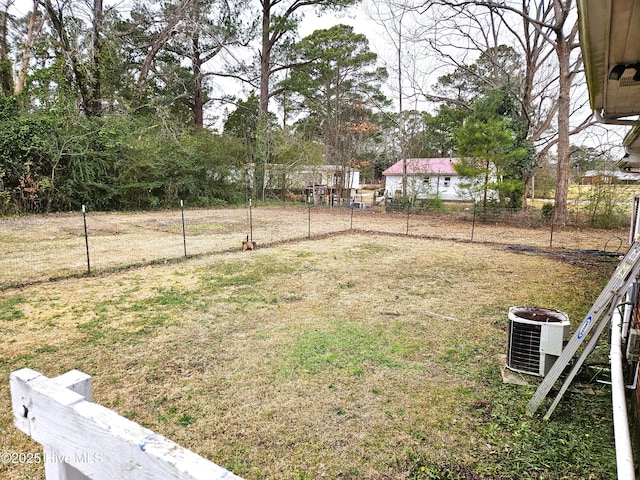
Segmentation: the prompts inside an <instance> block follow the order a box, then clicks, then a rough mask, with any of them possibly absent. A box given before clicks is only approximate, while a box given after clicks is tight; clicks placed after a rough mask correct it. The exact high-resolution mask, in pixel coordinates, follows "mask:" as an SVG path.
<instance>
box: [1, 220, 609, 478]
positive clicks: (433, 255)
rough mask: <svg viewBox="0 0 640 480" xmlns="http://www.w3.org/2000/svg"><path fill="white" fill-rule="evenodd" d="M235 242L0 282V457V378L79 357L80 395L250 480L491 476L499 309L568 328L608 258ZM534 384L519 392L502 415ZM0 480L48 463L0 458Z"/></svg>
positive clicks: (26, 444)
mask: <svg viewBox="0 0 640 480" xmlns="http://www.w3.org/2000/svg"><path fill="white" fill-rule="evenodd" d="M119 221H120V222H122V220H119ZM274 222H275V220H274ZM218 223H220V224H221V223H222V221H221V220H219V221H218ZM278 225H281V226H282V229H286V228H288V227H287V222H286V221H282V220H281V221H280V222H278ZM279 234H280V233H278V235H279ZM274 235H275V234H274ZM576 235H578V234H576ZM574 238H576V237H574ZM233 239H234V240H237V242H236V243H237V251H233V252H227V253H223V254H216V255H211V256H202V257H200V258H197V259H191V260H189V261H186V262H182V263H178V264H158V265H149V266H144V267H140V268H135V269H130V270H125V271H118V272H114V273H110V274H104V275H98V276H92V277H83V278H67V279H64V280H60V281H57V282H52V283H42V284H37V285H31V286H26V287H23V288H19V289H8V290H5V292H4V293H3V298H2V300H1V302H0V328H1V329H2V332H3V337H4V339H3V342H2V343H1V344H0V357H1V358H2V363H1V364H0V377H2V378H4V379H5V381H3V382H0V412H1V413H0V451H30V452H35V451H37V450H38V448H39V447H38V445H36V444H34V443H33V442H31V441H30V440H28V439H27V438H26V436H25V435H24V434H22V433H20V432H18V431H17V430H15V429H14V428H13V426H12V425H11V419H10V412H11V410H10V405H9V392H8V380H7V379H8V375H9V373H10V372H11V371H14V370H17V369H19V368H22V367H29V368H33V369H35V370H38V371H40V372H42V373H44V374H45V375H47V376H50V377H53V376H56V375H60V374H62V373H64V372H66V371H67V370H70V369H72V368H77V369H79V370H82V371H84V372H86V373H88V374H90V375H92V376H93V382H94V383H93V389H94V401H96V402H98V403H101V404H103V405H105V406H107V407H109V408H112V409H114V410H115V411H117V412H118V413H120V414H122V415H125V416H127V417H129V418H131V419H133V420H135V421H137V422H139V423H140V424H142V425H144V426H145V427H148V428H151V429H153V430H155V431H157V432H158V433H161V434H163V435H165V436H167V437H169V438H171V439H172V440H174V441H176V442H178V443H179V444H181V445H183V446H185V447H187V448H190V449H193V450H194V451H196V452H197V453H199V454H201V455H203V456H204V457H206V458H208V459H210V460H212V461H215V462H217V463H219V464H221V465H223V466H225V467H227V468H230V469H232V470H233V471H234V472H236V473H237V474H239V475H241V476H243V477H245V478H247V479H301V478H308V479H315V478H341V479H346V478H349V479H361V478H363V479H399V478H409V475H410V470H411V469H412V468H413V467H414V464H413V463H412V462H415V459H416V458H419V459H423V460H425V461H426V460H428V461H433V462H445V461H446V462H449V463H454V464H460V465H479V466H480V467H481V469H483V470H484V471H490V470H491V468H495V455H496V452H498V453H499V452H500V451H501V449H502V448H503V447H502V446H501V445H496V444H492V443H491V442H488V441H487V440H486V438H485V435H484V433H483V430H482V425H483V421H484V420H483V411H482V408H479V407H478V405H480V406H484V405H486V404H487V403H488V402H490V401H491V396H492V392H493V390H492V388H494V387H492V386H491V383H492V382H493V381H495V378H499V361H498V354H500V353H503V352H504V349H505V343H506V333H505V327H506V314H507V310H508V307H509V306H511V305H541V306H545V307H551V308H558V309H561V310H564V311H566V312H567V313H569V315H570V317H571V318H573V319H574V325H575V324H576V323H575V322H576V320H575V319H578V318H581V316H582V315H584V312H585V311H586V310H588V307H589V306H590V304H591V302H592V300H593V299H594V298H595V297H596V296H597V293H598V291H599V288H601V286H602V283H603V280H606V278H607V277H608V275H610V273H611V271H612V268H613V267H614V266H615V265H614V264H613V263H612V262H604V263H600V262H598V261H596V260H595V259H594V258H593V257H576V258H579V259H580V260H581V262H574V263H570V262H566V261H563V260H560V259H559V258H558V257H556V258H554V257H553V256H552V255H551V256H550V255H548V254H546V253H545V252H540V251H538V252H516V251H513V250H508V249H505V248H503V247H501V246H499V245H488V244H480V243H468V242H463V243H460V242H452V241H449V240H431V239H421V238H408V239H407V238H405V237H402V236H399V237H394V236H388V235H373V234H362V233H353V234H350V235H339V236H329V237H327V238H322V239H317V240H314V241H301V242H292V243H285V244H281V245H277V246H274V247H272V248H259V249H257V250H255V251H253V252H240V251H239V250H240V248H239V247H240V241H241V240H242V238H238V239H235V236H233ZM500 239H502V240H504V239H505V237H504V236H501V237H494V238H493V240H500ZM231 240H232V238H231V236H230V237H229V241H231ZM581 246H582V247H587V244H586V240H585V243H583V244H581ZM588 246H593V245H592V244H589V245H588ZM556 253H557V252H556ZM585 262H586V263H585ZM585 266H588V267H589V268H584V267H585ZM488 378H493V379H494V380H491V381H490V380H488ZM531 393H532V390H531V389H527V388H523V387H515V386H514V387H513V392H512V395H513V398H514V408H515V409H519V408H520V409H521V408H522V405H523V402H525V401H526V398H528V397H529V396H530V394H531ZM483 408H484V407H483ZM521 413H522V412H520V414H521ZM607 414H608V413H607V411H606V410H605V411H604V412H598V415H600V416H603V415H607ZM492 465H493V467H492ZM0 477H2V478H6V479H27V478H28V479H38V478H43V473H42V470H41V469H40V468H38V467H33V466H26V465H21V466H18V465H1V464H0ZM568 478H579V477H568Z"/></svg>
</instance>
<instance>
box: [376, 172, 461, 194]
mask: <svg viewBox="0 0 640 480" xmlns="http://www.w3.org/2000/svg"><path fill="white" fill-rule="evenodd" d="M459 182H460V179H459V177H458V176H455V175H452V176H448V175H440V176H438V175H433V176H426V175H424V176H423V175H421V176H409V177H407V194H408V195H409V196H414V195H415V197H416V198H420V199H424V198H434V197H436V196H437V197H440V198H441V199H442V200H467V199H466V198H463V197H461V196H460V193H459V191H458V190H459V189H458V188H457V187H458V184H459ZM385 188H386V190H387V192H388V193H389V195H391V196H393V195H394V194H395V193H396V191H402V176H401V175H387V176H386V187H385Z"/></svg>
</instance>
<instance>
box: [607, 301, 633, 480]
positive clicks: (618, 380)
mask: <svg viewBox="0 0 640 480" xmlns="http://www.w3.org/2000/svg"><path fill="white" fill-rule="evenodd" d="M621 329H622V315H621V314H620V310H619V307H618V308H615V309H614V312H613V314H612V315H611V352H610V355H611V403H612V404H613V431H614V438H615V443H616V463H617V466H618V478H620V479H626V480H635V478H636V475H635V470H634V468H633V453H632V451H631V436H630V435H629V419H628V417H627V402H626V392H625V380H624V375H623V373H622V360H623V356H622V335H621Z"/></svg>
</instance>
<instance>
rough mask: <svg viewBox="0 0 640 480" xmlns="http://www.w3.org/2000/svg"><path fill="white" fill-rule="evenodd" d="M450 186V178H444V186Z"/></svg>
mask: <svg viewBox="0 0 640 480" xmlns="http://www.w3.org/2000/svg"><path fill="white" fill-rule="evenodd" d="M450 185H451V177H444V186H445V187H448V186H450Z"/></svg>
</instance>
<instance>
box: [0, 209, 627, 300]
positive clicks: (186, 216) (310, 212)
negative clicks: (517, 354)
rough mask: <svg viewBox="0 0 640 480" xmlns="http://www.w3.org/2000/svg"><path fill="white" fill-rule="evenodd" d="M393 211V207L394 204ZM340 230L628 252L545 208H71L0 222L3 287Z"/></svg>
mask: <svg viewBox="0 0 640 480" xmlns="http://www.w3.org/2000/svg"><path fill="white" fill-rule="evenodd" d="M389 210H391V208H389ZM340 232H367V233H374V234H387V235H398V236H400V235H405V236H413V237H425V238H435V239H442V240H456V241H472V242H491V243H498V244H505V245H519V246H526V247H534V248H567V249H600V250H608V251H624V250H626V248H627V246H628V245H627V244H628V241H627V238H626V236H627V235H626V230H624V229H618V230H593V229H584V228H576V227H569V228H563V229H562V230H558V231H554V230H553V227H552V225H551V223H550V222H549V221H548V219H544V218H541V216H540V212H539V211H538V212H537V213H526V212H522V211H513V210H506V209H501V210H499V211H498V210H496V211H487V210H478V209H476V208H473V207H471V208H469V209H462V210H460V211H458V212H453V213H451V212H449V213H445V212H443V211H441V210H434V209H429V208H414V207H410V206H405V207H404V208H403V209H399V210H397V211H381V210H380V209H376V208H368V207H365V208H348V207H321V206H311V205H301V206H297V205H294V206H291V205H284V206H257V207H256V206H254V205H247V206H246V207H243V208H222V209H221V208H218V209H186V210H185V209H184V208H180V209H177V210H163V211H154V212H132V213H122V212H118V213H104V212H89V211H87V210H86V209H83V211H80V212H71V213H64V214H54V215H38V216H35V215H34V216H26V217H15V218H5V219H0V253H1V256H0V289H6V288H10V287H17V286H21V285H26V284H31V283H36V282H42V281H47V280H51V279H59V278H65V277H69V276H79V275H87V274H96V273H99V272H105V271H109V270H116V269H122V268H128V267H133V266H138V265H148V264H154V263H162V262H168V261H177V260H179V259H184V258H185V257H186V258H192V257H196V256H201V255H207V254H215V253H224V252H234V251H240V250H242V242H243V241H249V242H255V244H256V247H257V248H263V247H267V246H271V245H274V244H277V243H281V242H285V241H292V240H305V239H309V238H318V237H323V236H327V235H329V234H336V233H340Z"/></svg>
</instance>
